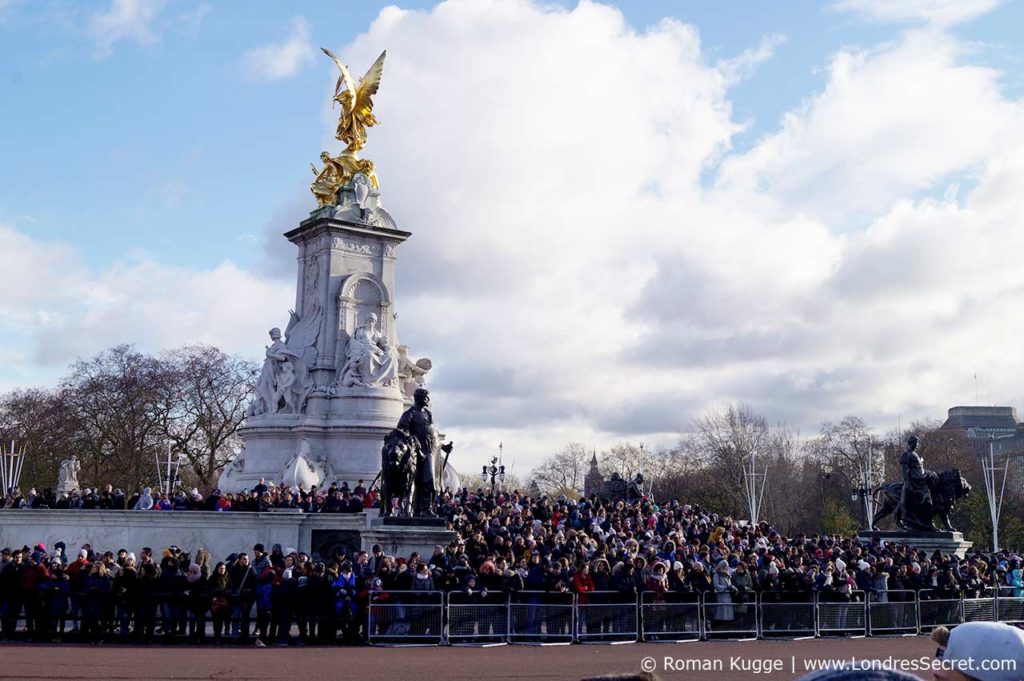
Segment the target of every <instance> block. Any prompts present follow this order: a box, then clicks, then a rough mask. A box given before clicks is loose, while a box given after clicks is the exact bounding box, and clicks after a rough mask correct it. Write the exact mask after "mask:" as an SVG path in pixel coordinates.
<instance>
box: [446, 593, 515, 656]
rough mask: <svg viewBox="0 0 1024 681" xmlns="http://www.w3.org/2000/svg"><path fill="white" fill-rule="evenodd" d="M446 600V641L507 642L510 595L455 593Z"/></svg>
mask: <svg viewBox="0 0 1024 681" xmlns="http://www.w3.org/2000/svg"><path fill="white" fill-rule="evenodd" d="M447 601H448V610H447V612H448V630H447V641H448V642H449V643H451V644H452V645H459V644H495V643H504V642H506V641H507V640H508V619H509V600H508V594H506V593H504V592H503V591H491V592H487V593H482V592H475V593H472V594H467V593H465V592H462V591H453V592H451V593H450V594H448V599H447Z"/></svg>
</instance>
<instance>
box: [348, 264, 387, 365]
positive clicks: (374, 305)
mask: <svg viewBox="0 0 1024 681" xmlns="http://www.w3.org/2000/svg"><path fill="white" fill-rule="evenodd" d="M371 313H372V314H375V315H377V328H378V330H379V331H380V332H381V333H382V334H384V335H385V336H387V338H388V339H389V340H390V341H391V343H392V344H395V342H396V339H395V325H394V315H393V313H392V311H391V294H390V293H389V292H388V288H387V286H386V285H385V284H384V282H383V281H381V279H380V278H379V277H377V276H376V275H374V274H372V273H370V272H354V273H352V274H349V275H347V276H345V277H344V278H343V279H342V280H341V286H340V288H339V289H338V340H337V347H336V349H335V353H334V356H335V358H337V371H338V372H339V376H338V377H339V378H340V372H341V369H342V367H343V366H344V364H345V355H346V352H345V349H346V346H347V345H348V339H349V338H350V337H351V336H352V333H353V332H355V330H356V327H358V326H359V325H360V324H362V323H363V322H364V321H365V320H366V318H367V317H368V316H369V315H370V314H371Z"/></svg>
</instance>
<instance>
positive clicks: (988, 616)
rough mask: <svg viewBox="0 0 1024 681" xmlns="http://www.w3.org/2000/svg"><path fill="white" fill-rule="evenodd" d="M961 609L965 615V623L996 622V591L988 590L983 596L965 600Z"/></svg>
mask: <svg viewBox="0 0 1024 681" xmlns="http://www.w3.org/2000/svg"><path fill="white" fill-rule="evenodd" d="M960 607H961V609H962V610H963V613H964V622H995V621H996V610H997V607H996V591H995V589H992V588H986V589H985V590H984V591H983V595H982V596H979V597H977V598H964V599H963V601H962V603H961V606H960Z"/></svg>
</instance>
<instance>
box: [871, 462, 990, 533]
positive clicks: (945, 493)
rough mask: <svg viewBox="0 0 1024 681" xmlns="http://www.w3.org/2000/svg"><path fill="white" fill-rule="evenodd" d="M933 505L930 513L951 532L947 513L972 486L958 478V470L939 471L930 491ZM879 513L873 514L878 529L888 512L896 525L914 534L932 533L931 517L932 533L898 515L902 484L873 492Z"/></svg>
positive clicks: (902, 492) (898, 483)
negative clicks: (937, 517)
mask: <svg viewBox="0 0 1024 681" xmlns="http://www.w3.org/2000/svg"><path fill="white" fill-rule="evenodd" d="M929 491H930V493H931V499H932V505H931V512H932V514H933V515H937V516H939V518H940V519H941V520H942V527H943V528H944V529H945V530H947V531H949V532H954V531H955V529H954V527H953V525H952V524H951V523H950V521H949V514H950V513H951V512H952V511H953V507H954V505H955V504H956V502H957V501H959V500H960V499H963V498H964V497H967V496H969V495H970V494H971V485H970V484H969V483H968V482H967V481H966V480H965V479H964V478H963V476H962V475H960V469H959V468H950V469H949V470H946V471H942V472H941V473H939V474H938V476H937V477H936V478H935V483H934V484H933V485H932V487H931V488H930V490H929ZM872 495H873V496H874V498H875V503H876V504H878V510H877V511H876V512H875V517H874V521H873V522H872V525H874V526H877V525H878V522H879V521H880V520H883V519H884V518H885V517H886V516H888V515H889V514H890V513H893V514H894V518H895V519H896V523H897V524H898V525H899V526H900V527H901V528H903V529H905V530H907V531H908V532H909V531H915V532H921V531H925V532H934V531H936V528H935V527H934V526H933V525H932V517H933V515H929V516H928V517H927V519H926V520H927V525H932V529H931V530H927V529H923V526H922V525H919V526H916V527H915V526H912V525H910V524H908V523H907V520H906V519H907V515H906V513H905V512H903V514H902V516H901V509H900V503H901V500H902V499H903V498H904V485H903V483H902V482H888V483H885V484H883V485H879V486H878V487H876V488H875V489H874V490H872Z"/></svg>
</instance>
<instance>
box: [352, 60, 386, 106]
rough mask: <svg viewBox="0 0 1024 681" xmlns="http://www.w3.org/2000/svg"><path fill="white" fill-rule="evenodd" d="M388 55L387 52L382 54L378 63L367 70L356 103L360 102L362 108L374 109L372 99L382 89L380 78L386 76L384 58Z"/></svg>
mask: <svg viewBox="0 0 1024 681" xmlns="http://www.w3.org/2000/svg"><path fill="white" fill-rule="evenodd" d="M387 55H388V51H387V50H384V51H383V52H381V53H380V56H379V57H377V61H375V62H373V66H371V67H370V68H369V69H367V70H366V75H365V76H363V78H362V80H360V81H359V89H358V91H357V93H356V98H355V101H356V102H358V104H359V107H360V108H366V109H367V110H368V111H370V110H372V109H373V102H372V101H371V100H370V97H373V96H374V95H375V94H377V90H379V89H380V77H381V76H382V75H383V74H384V57H386V56H387Z"/></svg>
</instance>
